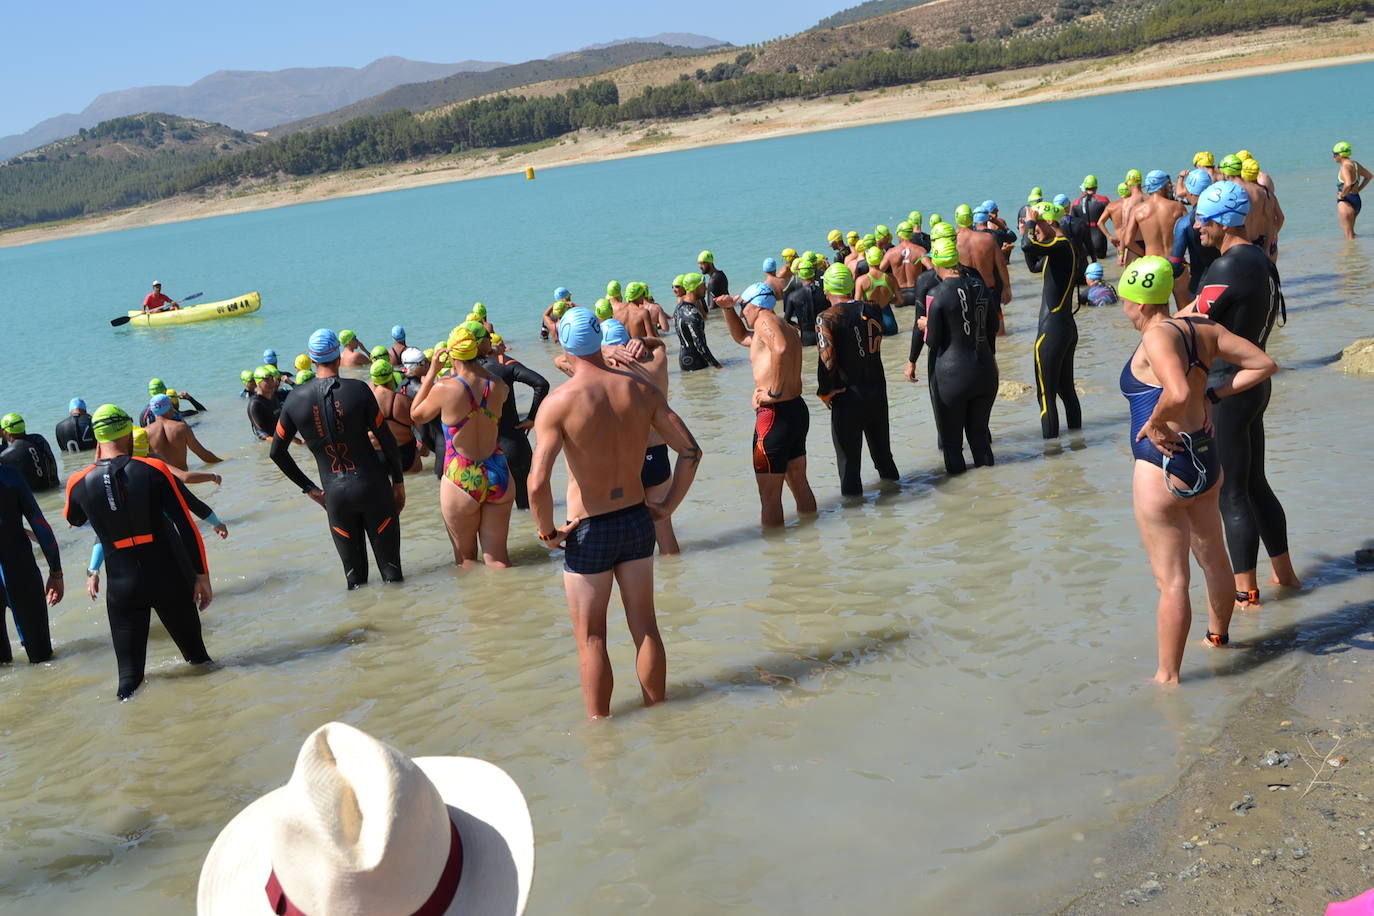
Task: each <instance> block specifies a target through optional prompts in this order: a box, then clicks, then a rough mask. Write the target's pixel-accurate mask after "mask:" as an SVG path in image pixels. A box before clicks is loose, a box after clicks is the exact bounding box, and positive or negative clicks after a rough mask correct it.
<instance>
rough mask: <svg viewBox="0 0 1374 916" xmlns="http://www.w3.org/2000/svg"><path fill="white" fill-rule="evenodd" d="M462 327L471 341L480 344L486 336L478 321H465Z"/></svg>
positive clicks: (484, 328) (485, 328)
mask: <svg viewBox="0 0 1374 916" xmlns="http://www.w3.org/2000/svg"><path fill="white" fill-rule="evenodd" d="M463 327H465V328H467V329H468V330H469V331H471V332H472V339H473V340H476V341H479V342H480V341H481V340H482V338H484V337H486V336H487V326H486V325H484V324H482V322H480V321H465V322H463ZM388 362H389V360H388Z"/></svg>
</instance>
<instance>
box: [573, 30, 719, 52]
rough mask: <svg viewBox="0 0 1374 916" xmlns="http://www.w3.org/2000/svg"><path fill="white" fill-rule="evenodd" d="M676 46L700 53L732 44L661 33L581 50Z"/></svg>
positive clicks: (709, 38)
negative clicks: (634, 46)
mask: <svg viewBox="0 0 1374 916" xmlns="http://www.w3.org/2000/svg"><path fill="white" fill-rule="evenodd" d="M634 44H647V45H674V46H676V47H679V48H695V49H696V50H698V51H702V50H705V49H706V48H719V47H724V46H728V45H729V44H730V42H728V41H721V40H720V39H719V38H711V37H710V36H709V35H697V34H695V33H693V32H659V33H658V34H657V35H650V36H649V37H648V38H621V39H619V40H618V41H608V42H606V43H605V44H600V45H587V46H586V47H585V48H581V49H580V50H583V51H600V50H601V49H602V48H613V47H615V46H616V45H634Z"/></svg>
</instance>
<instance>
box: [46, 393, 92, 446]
mask: <svg viewBox="0 0 1374 916" xmlns="http://www.w3.org/2000/svg"><path fill="white" fill-rule="evenodd" d="M56 442H57V447H58V448H59V449H60V450H61V451H64V452H89V451H92V450H94V449H95V433H93V432H92V431H91V415H90V414H89V413H87V412H86V402H85V401H83V400H82V399H81V398H72V399H71V401H70V403H68V404H67V416H66V417H64V418H63V419H62V420H61V421H59V422H58V424H57V438H56Z"/></svg>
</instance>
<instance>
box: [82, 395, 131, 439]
mask: <svg viewBox="0 0 1374 916" xmlns="http://www.w3.org/2000/svg"><path fill="white" fill-rule="evenodd" d="M91 429H92V431H93V432H94V433H95V441H96V442H114V441H115V440H116V439H123V438H124V437H125V436H127V435H129V434H130V433H132V432H133V431H134V421H133V420H132V419H130V418H129V415H128V414H127V413H125V412H124V411H122V410H120V409H119V408H118V407H116V406H115V405H113V404H101V405H100V406H99V407H97V408H96V409H95V413H93V414H91Z"/></svg>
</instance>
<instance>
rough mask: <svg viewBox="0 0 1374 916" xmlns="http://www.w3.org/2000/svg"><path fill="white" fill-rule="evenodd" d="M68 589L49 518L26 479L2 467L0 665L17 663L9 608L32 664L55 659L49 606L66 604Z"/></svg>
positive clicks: (0, 493) (11, 469) (0, 477)
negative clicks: (36, 552)
mask: <svg viewBox="0 0 1374 916" xmlns="http://www.w3.org/2000/svg"><path fill="white" fill-rule="evenodd" d="M25 521H27V522H28V523H29V530H30V531H32V532H33V539H34V540H35V541H37V542H38V546H39V547H41V548H42V549H43V559H44V560H45V561H47V564H48V581H47V584H46V585H45V584H44V582H43V578H42V576H41V575H40V574H39V571H38V564H37V563H35V562H34V559H33V547H32V546H31V545H30V544H29V535H28V532H26V531H25V530H24V522H25ZM63 591H64V586H63V581H62V556H61V553H60V552H59V551H58V549H57V538H55V537H54V536H53V533H52V527H51V526H50V525H48V522H47V520H46V519H44V518H43V511H42V510H41V509H39V508H38V502H37V501H36V500H35V499H34V498H33V491H32V490H30V489H29V485H28V484H27V483H25V482H24V477H23V475H21V474H20V473H19V472H18V471H16V470H15V469H14V468H10V467H3V466H0V665H8V664H10V663H11V662H13V661H14V654H13V652H12V650H11V649H10V637H9V632H8V631H7V630H6V628H5V608H6V607H9V609H10V611H11V613H13V614H14V629H15V632H16V633H17V635H18V636H19V641H20V642H21V643H22V644H23V646H24V652H25V653H26V654H27V655H28V657H29V663H30V664H34V665H36V664H38V663H39V662H45V661H47V660H48V659H50V658H52V637H51V636H50V635H49V630H48V608H49V607H52V606H53V605H55V604H57V602H59V601H61V600H62V593H63Z"/></svg>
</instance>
